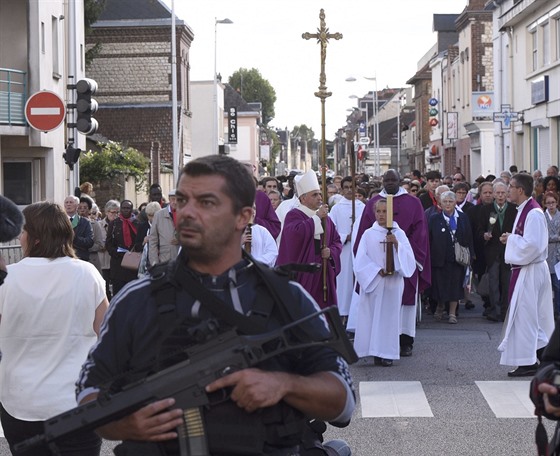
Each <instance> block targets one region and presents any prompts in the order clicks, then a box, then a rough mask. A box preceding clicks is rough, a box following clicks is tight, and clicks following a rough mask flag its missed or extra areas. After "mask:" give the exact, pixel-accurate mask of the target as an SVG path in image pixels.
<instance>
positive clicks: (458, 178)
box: [453, 177, 463, 181]
mask: <svg viewBox="0 0 560 456" xmlns="http://www.w3.org/2000/svg"><path fill="white" fill-rule="evenodd" d="M453 180H454V181H462V180H463V179H461V178H460V177H454V178H453Z"/></svg>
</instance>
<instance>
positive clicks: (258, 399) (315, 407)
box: [206, 368, 346, 421]
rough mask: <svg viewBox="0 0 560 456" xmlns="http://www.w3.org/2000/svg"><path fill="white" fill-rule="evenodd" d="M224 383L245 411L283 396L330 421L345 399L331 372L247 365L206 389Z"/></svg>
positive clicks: (315, 415) (312, 414) (310, 413)
mask: <svg viewBox="0 0 560 456" xmlns="http://www.w3.org/2000/svg"><path fill="white" fill-rule="evenodd" d="M227 387H232V388H233V390H232V393H231V400H233V401H234V402H235V403H236V404H237V405H238V406H239V407H241V408H243V409H244V410H245V411H247V412H249V413H251V412H254V411H255V410H257V409H259V408H263V407H270V406H272V405H274V404H276V403H278V402H280V401H281V400H283V401H285V402H286V403H287V404H289V405H291V406H292V407H295V408H296V409H298V410H299V411H301V412H303V413H304V414H305V415H307V416H312V417H314V418H318V419H320V420H323V421H331V420H332V419H334V418H336V417H338V416H339V414H340V413H341V412H342V411H343V409H344V405H345V403H346V389H345V388H344V386H343V385H342V383H341V382H340V380H339V379H338V378H337V377H336V376H335V375H334V374H333V373H332V372H317V373H315V374H311V375H309V376H302V375H294V374H290V373H287V372H271V371H263V370H260V369H256V368H249V369H243V370H240V371H237V372H234V373H233V374H230V375H226V376H225V377H222V378H220V379H218V380H216V381H214V382H212V383H210V384H209V385H208V386H207V387H206V391H207V392H208V393H211V392H214V391H217V390H219V389H221V388H227Z"/></svg>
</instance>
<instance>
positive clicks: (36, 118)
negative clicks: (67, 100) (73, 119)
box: [25, 90, 66, 132]
mask: <svg viewBox="0 0 560 456" xmlns="http://www.w3.org/2000/svg"><path fill="white" fill-rule="evenodd" d="M65 115H66V109H65V106H64V101H62V99H61V98H60V97H59V96H58V95H57V94H56V93H54V92H49V91H47V90H44V91H43V92H37V93H34V94H33V95H31V96H30V97H29V100H27V103H25V118H26V119H27V122H28V123H29V125H30V126H31V127H32V128H34V129H35V130H40V131H44V132H47V131H51V130H54V129H56V128H58V127H59V126H60V124H61V123H62V121H63V120H64V116H65Z"/></svg>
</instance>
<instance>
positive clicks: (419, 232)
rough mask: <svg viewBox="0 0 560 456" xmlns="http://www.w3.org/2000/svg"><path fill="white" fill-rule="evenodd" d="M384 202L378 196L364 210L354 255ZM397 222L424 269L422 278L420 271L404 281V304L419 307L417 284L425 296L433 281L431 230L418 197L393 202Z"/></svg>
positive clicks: (406, 196)
mask: <svg viewBox="0 0 560 456" xmlns="http://www.w3.org/2000/svg"><path fill="white" fill-rule="evenodd" d="M381 198H383V196H381V195H376V196H375V197H373V198H372V199H370V200H369V201H368V203H367V205H366V208H365V209H364V212H363V215H362V218H361V221H360V226H359V228H358V233H357V237H356V242H355V244H354V254H356V251H357V250H358V244H359V243H360V239H361V238H362V234H363V233H364V231H365V230H367V229H368V228H370V227H371V226H373V224H374V223H375V202H376V201H377V200H379V199H381ZM393 220H395V222H397V223H398V225H399V227H400V228H401V229H402V230H403V231H404V232H405V233H406V237H407V238H408V240H409V241H410V245H411V246H412V251H413V252H414V257H415V258H416V262H417V263H418V264H420V265H422V272H420V275H418V270H417V271H416V272H415V273H414V274H413V275H412V277H410V278H405V280H404V293H403V299H402V303H403V305H414V304H415V303H416V284H417V283H418V292H422V291H424V290H425V289H426V288H428V287H429V286H430V283H431V279H432V271H431V266H430V244H429V236H428V226H427V222H426V217H425V215H424V209H423V207H422V203H421V202H420V200H419V199H418V198H417V197H415V196H411V195H409V194H408V193H401V194H398V195H395V197H394V198H393Z"/></svg>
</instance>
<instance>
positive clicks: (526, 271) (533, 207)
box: [498, 174, 554, 377]
mask: <svg viewBox="0 0 560 456" xmlns="http://www.w3.org/2000/svg"><path fill="white" fill-rule="evenodd" d="M532 190H533V178H532V177H531V176H530V175H529V174H516V175H515V176H513V177H512V178H511V181H510V184H509V188H508V200H509V201H511V202H512V203H514V204H517V217H516V219H515V223H514V230H513V231H514V232H513V233H511V234H510V233H504V234H502V235H501V236H500V241H501V242H502V243H504V244H505V245H506V250H505V261H506V263H509V264H511V265H512V267H511V268H512V272H511V279H510V285H509V300H510V301H509V308H508V312H507V316H506V321H505V330H504V336H503V339H502V342H501V343H500V345H499V347H498V350H499V351H501V352H502V355H501V357H500V364H502V365H507V366H518V367H517V368H516V369H514V370H512V371H510V372H508V376H509V377H525V376H532V375H534V374H535V373H536V371H537V367H538V361H537V358H538V357H539V355H540V352H542V349H544V347H545V346H546V345H547V344H548V341H549V340H550V336H551V335H552V332H553V331H554V310H553V306H552V285H551V283H550V274H549V273H548V272H547V271H548V270H547V267H548V266H547V263H546V259H547V253H548V228H547V225H546V218H545V216H544V214H543V211H542V209H541V207H540V206H539V204H538V203H537V202H536V201H535V199H534V198H532V197H531V194H532Z"/></svg>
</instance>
